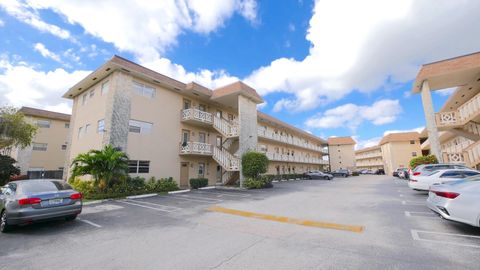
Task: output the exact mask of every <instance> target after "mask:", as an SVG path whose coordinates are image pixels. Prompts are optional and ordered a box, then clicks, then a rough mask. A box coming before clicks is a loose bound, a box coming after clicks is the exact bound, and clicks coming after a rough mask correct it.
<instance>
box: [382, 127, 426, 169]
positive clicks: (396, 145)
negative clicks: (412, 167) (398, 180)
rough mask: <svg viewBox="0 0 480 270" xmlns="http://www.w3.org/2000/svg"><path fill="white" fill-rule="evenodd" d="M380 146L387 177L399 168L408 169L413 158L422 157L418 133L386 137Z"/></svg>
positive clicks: (396, 134)
mask: <svg viewBox="0 0 480 270" xmlns="http://www.w3.org/2000/svg"><path fill="white" fill-rule="evenodd" d="M379 145H380V147H381V151H382V159H383V167H384V169H385V173H386V174H387V175H391V174H392V173H393V171H395V170H396V169H398V168H408V167H409V164H410V160H411V159H412V158H414V157H417V156H421V155H422V149H421V147H420V134H418V132H404V133H391V134H388V135H385V136H384V137H383V138H382V140H381V141H380V143H379Z"/></svg>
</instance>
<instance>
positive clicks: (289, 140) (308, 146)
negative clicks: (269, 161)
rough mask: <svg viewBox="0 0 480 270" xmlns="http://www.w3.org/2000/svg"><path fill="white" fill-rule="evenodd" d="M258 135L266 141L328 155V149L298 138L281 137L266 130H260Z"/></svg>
mask: <svg viewBox="0 0 480 270" xmlns="http://www.w3.org/2000/svg"><path fill="white" fill-rule="evenodd" d="M257 135H258V136H259V137H262V138H266V139H270V140H274V141H278V142H282V143H287V144H291V145H295V146H298V147H302V148H306V149H309V150H314V151H317V152H322V153H324V154H328V151H327V150H326V149H324V148H323V147H321V146H318V145H314V144H311V143H307V142H305V141H302V140H300V139H299V138H297V137H292V136H285V135H280V134H278V133H274V132H271V131H267V130H264V129H261V128H259V129H258V131H257Z"/></svg>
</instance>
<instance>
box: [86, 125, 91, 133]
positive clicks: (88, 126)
mask: <svg viewBox="0 0 480 270" xmlns="http://www.w3.org/2000/svg"><path fill="white" fill-rule="evenodd" d="M89 129H90V124H86V125H85V134H87V133H88V130H89Z"/></svg>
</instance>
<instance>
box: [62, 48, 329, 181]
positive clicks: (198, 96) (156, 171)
mask: <svg viewBox="0 0 480 270" xmlns="http://www.w3.org/2000/svg"><path fill="white" fill-rule="evenodd" d="M64 97H65V98H69V99H72V100H73V111H72V120H71V127H72V135H71V138H70V139H71V147H70V149H69V154H68V158H67V162H70V161H71V160H72V159H73V158H74V157H75V156H77V155H78V154H79V153H83V152H87V151H88V150H90V149H100V148H101V147H103V146H104V145H106V144H111V145H113V146H115V147H119V148H120V149H122V150H123V151H125V152H126V153H127V154H128V155H129V158H130V162H129V172H130V174H131V175H132V176H136V175H138V176H142V177H146V178H148V177H151V176H154V177H173V178H174V179H175V180H176V181H177V182H178V183H179V185H180V186H181V187H187V186H188V180H189V179H190V178H197V177H204V178H208V179H209V184H210V185H214V184H233V183H235V182H236V181H238V180H239V179H241V178H242V176H241V173H240V171H241V162H240V157H241V155H242V154H243V153H245V152H246V151H249V150H258V151H262V152H265V153H266V155H267V157H268V158H269V159H270V161H271V162H270V165H269V168H268V172H269V173H272V174H286V173H302V172H304V171H307V170H313V169H317V170H318V169H324V167H325V166H326V165H327V163H328V161H327V160H326V159H327V158H326V156H327V155H328V150H327V142H326V141H325V140H323V139H321V138H318V137H316V136H313V135H311V134H309V133H307V132H304V131H303V130H300V129H297V128H295V127H293V126H290V125H288V124H286V123H284V122H282V121H280V120H278V119H276V118H273V117H271V116H269V115H266V114H263V113H260V112H258V111H257V108H256V107H257V104H260V103H262V102H263V100H262V98H261V97H260V96H259V95H258V94H257V92H256V91H255V90H254V89H253V88H251V87H249V86H248V85H246V84H244V83H242V82H236V83H233V84H230V85H227V86H225V87H221V88H217V89H214V90H211V89H208V88H206V87H204V86H201V85H199V84H197V83H193V82H192V83H188V84H184V83H182V82H179V81H176V80H174V79H172V78H169V77H167V76H164V75H162V74H159V73H157V72H154V71H152V70H150V69H147V68H145V67H143V66H140V65H138V64H135V63H133V62H131V61H128V60H126V59H124V58H121V57H118V56H114V57H113V58H112V59H111V60H109V61H107V62H106V63H105V64H103V65H102V66H101V67H100V68H98V69H97V70H96V71H94V72H93V73H91V74H90V75H88V76H87V77H86V78H85V79H83V80H82V81H80V82H79V83H77V84H76V85H75V86H73V87H72V88H71V89H69V90H68V92H67V93H65V95H64Z"/></svg>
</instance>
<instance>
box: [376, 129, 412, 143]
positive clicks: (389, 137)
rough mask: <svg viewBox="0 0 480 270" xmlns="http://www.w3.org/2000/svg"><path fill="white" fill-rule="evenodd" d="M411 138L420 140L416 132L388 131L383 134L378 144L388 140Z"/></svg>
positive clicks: (408, 139)
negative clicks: (388, 132)
mask: <svg viewBox="0 0 480 270" xmlns="http://www.w3.org/2000/svg"><path fill="white" fill-rule="evenodd" d="M411 140H420V134H419V133H418V132H402V133H390V134H387V135H385V136H383V138H382V140H381V141H380V143H379V145H383V144H386V143H390V142H405V141H411Z"/></svg>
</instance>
